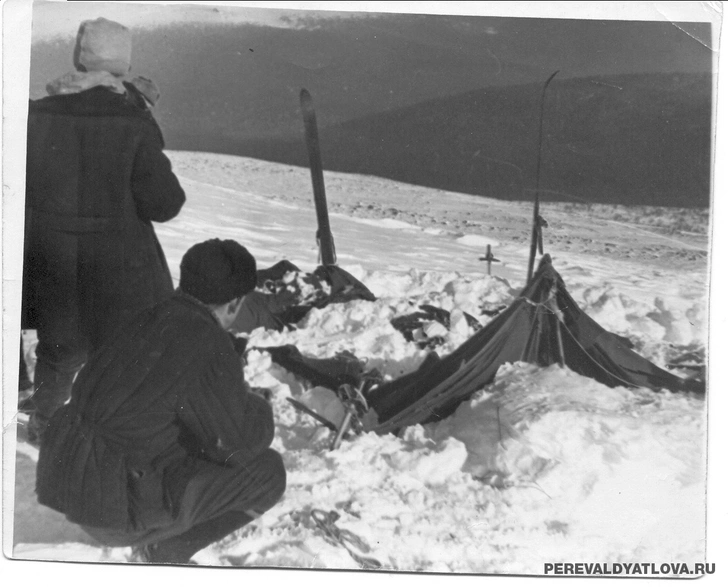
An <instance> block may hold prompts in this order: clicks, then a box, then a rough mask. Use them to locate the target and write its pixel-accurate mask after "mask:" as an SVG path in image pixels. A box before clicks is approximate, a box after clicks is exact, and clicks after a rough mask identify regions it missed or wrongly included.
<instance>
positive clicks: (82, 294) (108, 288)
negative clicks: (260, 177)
mask: <svg viewBox="0 0 728 587" xmlns="http://www.w3.org/2000/svg"><path fill="white" fill-rule="evenodd" d="M162 144H163V143H162V137H161V134H160V133H159V129H158V127H157V125H156V123H155V122H154V121H153V119H152V118H151V116H150V115H149V113H148V112H147V111H143V110H141V109H139V108H138V107H136V106H134V105H132V104H131V103H130V102H128V101H127V100H126V99H125V97H124V96H123V95H121V94H117V93H114V92H111V91H110V90H108V89H107V88H104V87H95V88H93V89H90V90H86V91H84V92H82V93H79V94H70V95H59V96H51V97H48V98H44V99H42V100H39V101H37V102H33V103H31V106H30V112H29V119H28V158H27V162H28V163H27V165H28V167H27V168H28V176H27V188H26V210H27V212H26V223H27V224H28V226H29V231H28V234H27V235H26V238H27V242H26V246H27V247H28V249H29V252H31V253H32V255H33V257H34V259H36V260H42V264H40V263H39V264H38V266H35V267H34V266H33V265H31V266H30V267H29V269H30V271H31V275H30V276H29V279H30V280H31V282H32V283H33V284H34V288H33V290H34V291H33V295H34V303H31V304H30V307H32V308H34V309H35V311H36V313H37V315H36V320H37V321H38V322H39V324H43V325H44V324H46V323H47V322H49V321H52V320H53V316H52V315H47V314H58V313H59V305H60V306H63V305H64V303H65V305H67V306H68V309H67V310H66V309H63V308H61V309H60V312H61V313H63V312H72V313H74V314H75V316H74V318H76V319H77V320H78V325H79V326H78V329H79V331H80V333H81V334H83V335H84V336H86V337H87V338H88V339H89V343H90V344H91V346H92V347H95V346H97V345H98V344H99V343H100V342H101V340H103V338H104V337H105V336H108V334H109V333H110V332H112V331H113V330H114V328H115V327H116V326H117V325H119V324H121V323H123V322H125V321H126V320H128V319H129V318H131V317H132V316H133V315H134V314H135V313H136V312H137V311H139V310H140V309H144V308H148V307H151V306H153V305H154V304H155V303H156V302H158V301H160V300H161V299H163V298H164V297H167V296H168V295H170V294H171V293H172V291H173V285H172V279H171V275H170V272H169V269H168V267H167V264H166V261H165V258H164V255H162V254H161V251H160V248H159V244H158V242H157V239H156V236H155V234H154V228H153V226H152V224H151V222H152V221H156V222H165V221H167V220H170V219H172V218H174V217H175V216H176V215H177V214H178V213H179V211H180V209H181V207H182V204H183V203H184V201H185V197H184V192H183V191H182V189H181V187H180V186H179V183H178V181H177V179H176V177H175V176H174V174H173V173H172V170H171V166H170V164H169V160H168V159H167V158H166V157H165V156H164V155H163V153H162Z"/></svg>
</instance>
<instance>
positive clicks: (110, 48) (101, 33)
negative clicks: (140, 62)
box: [73, 18, 131, 76]
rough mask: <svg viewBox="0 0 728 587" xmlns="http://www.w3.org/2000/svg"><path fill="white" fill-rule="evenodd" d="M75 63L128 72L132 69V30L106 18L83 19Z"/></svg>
mask: <svg viewBox="0 0 728 587" xmlns="http://www.w3.org/2000/svg"><path fill="white" fill-rule="evenodd" d="M73 63H74V65H75V66H76V68H77V69H79V70H85V71H108V72H109V73H111V74H113V75H117V76H123V75H126V74H127V73H129V70H130V69H131V32H130V31H129V29H128V28H126V27H125V26H124V25H121V24H119V23H118V22H114V21H112V20H107V19H105V18H97V19H96V20H85V21H83V22H82V23H81V26H80V27H79V29H78V34H77V35H76V47H75V49H74V52H73Z"/></svg>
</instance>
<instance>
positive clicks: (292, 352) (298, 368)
mask: <svg viewBox="0 0 728 587" xmlns="http://www.w3.org/2000/svg"><path fill="white" fill-rule="evenodd" d="M256 350H259V351H265V352H267V353H269V354H270V356H271V359H272V360H273V362H274V363H277V364H278V365H280V366H281V367H284V368H285V369H286V370H288V371H290V372H291V373H293V374H294V375H298V376H299V377H302V378H304V379H306V380H308V381H309V382H310V383H311V384H313V385H320V386H322V387H327V388H329V389H331V390H334V391H336V390H337V389H338V388H339V387H340V386H341V385H344V384H348V385H353V386H354V387H359V386H360V385H361V384H362V382H364V381H374V380H376V381H381V380H382V377H381V375H380V374H379V372H377V371H376V370H371V371H366V370H365V367H366V365H365V363H364V362H363V361H361V360H359V359H357V358H356V357H355V356H354V355H353V354H351V353H348V352H342V353H339V354H337V355H336V356H334V357H331V358H328V359H316V358H312V357H305V356H303V355H302V354H301V351H299V350H298V349H297V348H296V347H295V346H293V345H292V344H289V345H284V346H278V347H257V348H256Z"/></svg>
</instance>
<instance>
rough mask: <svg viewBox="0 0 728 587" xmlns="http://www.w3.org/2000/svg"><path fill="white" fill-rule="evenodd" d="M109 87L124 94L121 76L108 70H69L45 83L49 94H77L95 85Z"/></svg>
mask: <svg viewBox="0 0 728 587" xmlns="http://www.w3.org/2000/svg"><path fill="white" fill-rule="evenodd" d="M99 86H101V87H105V88H109V89H110V90H111V91H112V92H115V93H117V94H126V88H125V87H124V80H123V78H120V77H116V76H115V75H112V74H110V73H109V72H108V71H70V72H68V73H66V74H64V75H62V76H61V77H59V78H57V79H54V80H53V81H52V82H50V83H48V85H46V91H47V92H48V94H49V95H51V96H58V95H67V94H78V93H80V92H84V91H86V90H90V89H91V88H96V87H99Z"/></svg>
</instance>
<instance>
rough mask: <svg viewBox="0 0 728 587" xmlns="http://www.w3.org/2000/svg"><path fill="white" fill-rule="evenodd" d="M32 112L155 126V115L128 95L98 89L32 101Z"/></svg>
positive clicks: (107, 89)
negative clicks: (102, 118) (136, 121)
mask: <svg viewBox="0 0 728 587" xmlns="http://www.w3.org/2000/svg"><path fill="white" fill-rule="evenodd" d="M29 112H30V113H31V114H34V113H45V114H63V115H70V116H81V117H96V116H114V117H125V118H128V119H132V120H138V121H139V122H140V123H142V124H151V125H155V122H154V119H153V117H152V114H151V112H149V110H148V109H146V108H142V107H140V106H139V105H138V104H137V103H134V102H133V101H130V100H129V99H128V98H127V97H126V95H124V94H119V93H117V92H114V91H113V90H111V89H109V88H106V87H102V86H97V87H94V88H91V89H88V90H84V91H82V92H76V93H71V94H58V95H54V96H46V97H44V98H40V99H38V100H31V101H30V105H29Z"/></svg>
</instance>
